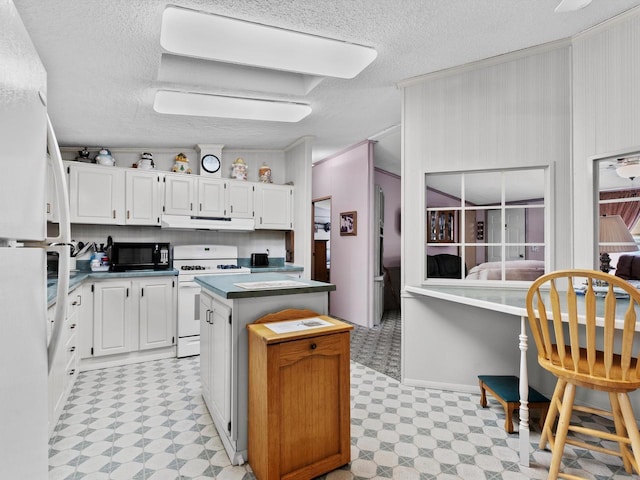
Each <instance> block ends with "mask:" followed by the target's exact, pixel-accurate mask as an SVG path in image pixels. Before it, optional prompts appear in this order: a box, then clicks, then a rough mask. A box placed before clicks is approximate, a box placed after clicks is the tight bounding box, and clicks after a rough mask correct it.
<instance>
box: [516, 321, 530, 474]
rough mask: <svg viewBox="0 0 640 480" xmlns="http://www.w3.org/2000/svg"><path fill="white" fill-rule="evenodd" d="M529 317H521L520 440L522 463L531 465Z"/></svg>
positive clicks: (519, 337)
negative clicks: (527, 323) (528, 361)
mask: <svg viewBox="0 0 640 480" xmlns="http://www.w3.org/2000/svg"><path fill="white" fill-rule="evenodd" d="M526 321H527V317H525V316H522V317H520V335H519V336H518V339H519V340H520V342H519V343H518V346H519V348H520V385H519V389H520V429H519V432H518V437H519V438H518V442H519V446H520V465H524V466H525V467H528V466H529V374H528V372H527V348H528V337H527V329H526Z"/></svg>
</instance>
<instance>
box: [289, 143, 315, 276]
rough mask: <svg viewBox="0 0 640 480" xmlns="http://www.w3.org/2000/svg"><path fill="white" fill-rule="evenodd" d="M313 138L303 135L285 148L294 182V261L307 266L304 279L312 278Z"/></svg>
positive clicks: (291, 179) (290, 176)
mask: <svg viewBox="0 0 640 480" xmlns="http://www.w3.org/2000/svg"><path fill="white" fill-rule="evenodd" d="M312 143H313V137H303V138H301V139H300V140H298V141H297V142H295V143H293V144H292V145H290V146H289V147H287V149H286V150H285V164H286V174H287V175H286V178H285V181H286V182H287V183H289V182H292V183H293V186H294V190H293V229H294V231H295V248H294V263H295V264H296V265H302V266H303V267H304V278H306V279H310V278H311V241H312V239H313V237H312V235H311V232H312V230H311V146H312Z"/></svg>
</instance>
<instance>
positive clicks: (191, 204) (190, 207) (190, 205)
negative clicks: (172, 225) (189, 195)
mask: <svg viewBox="0 0 640 480" xmlns="http://www.w3.org/2000/svg"><path fill="white" fill-rule="evenodd" d="M189 210H193V202H191V203H190V204H189Z"/></svg>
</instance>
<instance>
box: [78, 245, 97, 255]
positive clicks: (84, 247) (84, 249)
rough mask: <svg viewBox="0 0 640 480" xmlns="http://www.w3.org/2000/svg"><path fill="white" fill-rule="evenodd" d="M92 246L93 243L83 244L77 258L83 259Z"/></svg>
mask: <svg viewBox="0 0 640 480" xmlns="http://www.w3.org/2000/svg"><path fill="white" fill-rule="evenodd" d="M80 243H82V242H80ZM80 243H79V244H78V246H80ZM92 245H93V244H92V243H87V244H84V243H82V248H80V251H79V252H78V254H77V255H76V257H83V256H84V255H85V254H86V253H87V252H88V251H89V249H90V248H91V247H92Z"/></svg>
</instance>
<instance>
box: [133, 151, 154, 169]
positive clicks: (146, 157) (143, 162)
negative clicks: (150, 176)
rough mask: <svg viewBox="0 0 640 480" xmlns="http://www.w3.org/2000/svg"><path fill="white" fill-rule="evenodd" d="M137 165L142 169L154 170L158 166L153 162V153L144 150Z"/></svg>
mask: <svg viewBox="0 0 640 480" xmlns="http://www.w3.org/2000/svg"><path fill="white" fill-rule="evenodd" d="M137 167H138V168H140V169H142V170H153V169H154V168H156V165H155V164H154V163H153V155H151V154H150V153H147V152H144V153H143V154H142V155H140V160H138V163H137Z"/></svg>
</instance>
